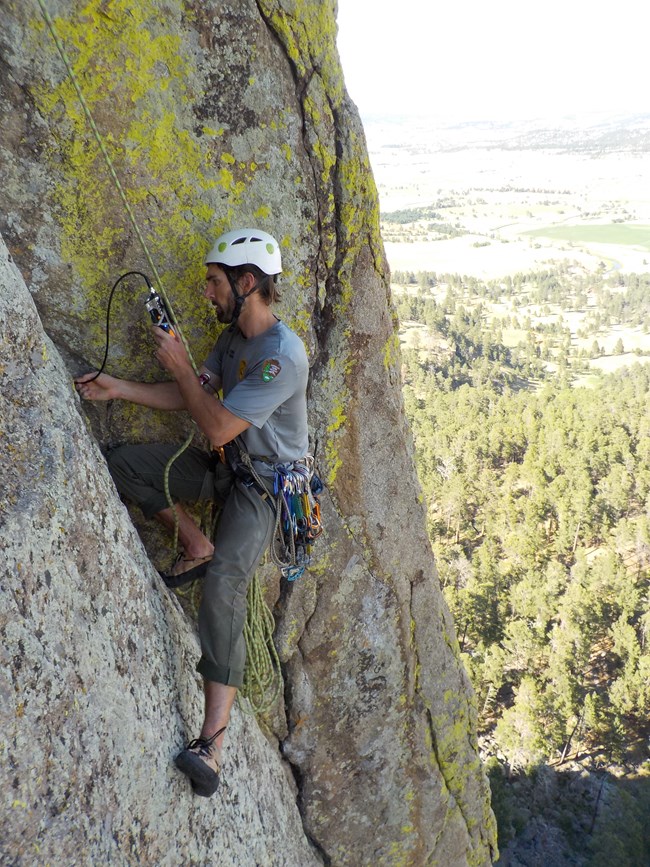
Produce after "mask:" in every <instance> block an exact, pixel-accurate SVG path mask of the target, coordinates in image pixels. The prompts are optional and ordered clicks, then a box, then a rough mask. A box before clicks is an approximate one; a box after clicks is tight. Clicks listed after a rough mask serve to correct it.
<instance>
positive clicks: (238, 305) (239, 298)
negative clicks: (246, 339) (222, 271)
mask: <svg viewBox="0 0 650 867" xmlns="http://www.w3.org/2000/svg"><path fill="white" fill-rule="evenodd" d="M226 277H227V278H228V282H229V283H230V288H231V289H232V294H233V295H234V296H235V309H234V310H233V312H232V319H231V326H233V325H235V324H236V322H237V320H238V319H239V314H240V313H241V309H242V307H243V306H244V301H245V300H246V299H247V298H248V296H249V295H252V294H253V292H255V290H256V289H258V288H259V283H256V284H255V285H254V286H253V288H252V289H249V290H248V292H245V293H244V294H243V295H240V294H239V292H238V291H237V284H236V283H235V280H234V278H233V277H232V275H231V274H230V272H228V271H226Z"/></svg>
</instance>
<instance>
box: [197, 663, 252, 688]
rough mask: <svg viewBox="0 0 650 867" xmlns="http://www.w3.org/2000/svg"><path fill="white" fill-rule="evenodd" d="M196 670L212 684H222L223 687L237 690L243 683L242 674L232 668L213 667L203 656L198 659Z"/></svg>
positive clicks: (213, 664)
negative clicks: (231, 687) (232, 687)
mask: <svg viewBox="0 0 650 867" xmlns="http://www.w3.org/2000/svg"><path fill="white" fill-rule="evenodd" d="M196 670H197V671H198V673H199V674H200V675H202V676H203V677H204V678H205V679H206V680H211V681H213V682H214V683H223V684H224V685H225V686H236V687H237V688H239V687H240V686H241V685H242V683H243V682H244V672H243V671H237V670H236V669H234V668H225V667H224V666H222V665H215V663H214V662H210V660H209V659H206V658H205V656H202V657H201V659H199V664H198V665H197V666H196Z"/></svg>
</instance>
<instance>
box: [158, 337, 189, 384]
mask: <svg viewBox="0 0 650 867" xmlns="http://www.w3.org/2000/svg"><path fill="white" fill-rule="evenodd" d="M152 330H153V336H154V340H155V341H156V343H157V344H158V349H157V350H156V358H157V359H158V361H159V362H160V363H161V365H162V366H163V367H164V368H165V370H166V371H167V372H168V373H171V375H172V376H173V377H174V379H178V378H179V377H180V376H182V375H183V374H184V373H187V372H188V371H189V372H190V373H192V372H193V368H192V363H191V362H190V359H189V356H188V354H187V350H186V349H185V347H184V346H183V344H182V343H181V341H180V339H179V338H178V337H176V336H175V335H172V334H168V333H167V332H166V331H165V330H164V329H162V328H159V327H158V326H156V325H153V326H152Z"/></svg>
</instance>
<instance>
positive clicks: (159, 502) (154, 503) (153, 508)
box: [140, 494, 169, 518]
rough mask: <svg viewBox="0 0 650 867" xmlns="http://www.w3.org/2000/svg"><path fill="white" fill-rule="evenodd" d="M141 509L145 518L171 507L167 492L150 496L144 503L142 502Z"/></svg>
mask: <svg viewBox="0 0 650 867" xmlns="http://www.w3.org/2000/svg"><path fill="white" fill-rule="evenodd" d="M140 509H141V510H142V514H143V515H144V516H145V518H153V516H154V515H157V514H158V512H162V510H163V509H169V503H168V502H167V497H166V496H165V494H156V495H155V496H153V497H149V499H148V500H146V501H145V502H144V503H141V504H140Z"/></svg>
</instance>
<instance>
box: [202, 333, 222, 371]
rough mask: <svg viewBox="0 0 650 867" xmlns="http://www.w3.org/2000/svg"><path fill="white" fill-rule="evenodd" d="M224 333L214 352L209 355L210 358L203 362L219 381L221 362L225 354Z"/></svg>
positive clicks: (220, 336) (218, 339) (219, 338)
mask: <svg viewBox="0 0 650 867" xmlns="http://www.w3.org/2000/svg"><path fill="white" fill-rule="evenodd" d="M223 334H224V332H222V333H221V334H220V335H219V337H218V338H217V342H216V343H215V344H214V347H213V349H212V352H210V354H209V355H208V357H207V358H206V359H205V361H204V362H203V365H204V367H207V368H208V370H209V371H210V373H215V374H216V375H217V376H218V377H219V379H221V362H222V359H223V353H224V341H223V339H222V338H223Z"/></svg>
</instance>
